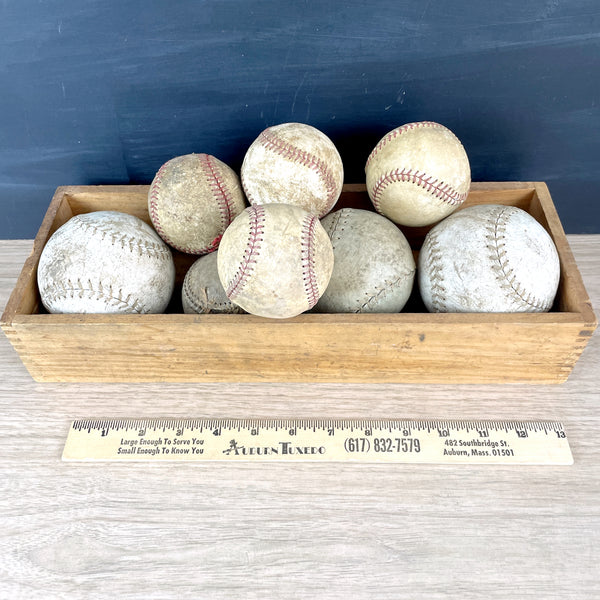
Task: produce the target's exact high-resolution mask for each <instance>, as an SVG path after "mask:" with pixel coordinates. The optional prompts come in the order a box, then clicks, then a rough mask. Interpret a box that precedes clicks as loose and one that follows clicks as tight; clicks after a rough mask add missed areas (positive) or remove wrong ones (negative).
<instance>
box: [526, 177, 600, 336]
mask: <svg viewBox="0 0 600 600" xmlns="http://www.w3.org/2000/svg"><path fill="white" fill-rule="evenodd" d="M535 185H536V193H537V195H538V198H539V201H540V204H541V205H542V207H543V210H544V214H545V217H546V220H547V223H548V227H549V228H550V230H551V233H552V238H553V240H554V243H555V245H556V247H557V250H558V255H559V258H560V262H561V276H562V277H563V282H562V284H563V285H565V286H567V287H568V288H570V290H572V293H573V295H574V297H575V298H576V301H577V307H576V308H577V310H578V312H579V313H580V314H581V317H582V319H583V321H584V322H585V323H586V326H587V328H588V329H591V330H592V331H593V330H595V329H596V327H597V326H598V318H597V316H596V314H595V313H594V310H593V308H592V303H591V300H590V297H589V294H588V292H587V289H586V287H585V284H584V282H583V277H582V276H581V273H580V271H579V267H578V266H577V262H576V261H575V256H574V255H573V251H572V250H571V246H570V244H569V241H568V239H567V235H566V233H565V230H564V228H563V226H562V223H561V220H560V217H559V215H558V212H557V210H556V207H555V206H554V203H553V202H552V197H551V195H550V191H549V189H548V186H547V185H546V183H544V182H541V181H540V182H536V184H535Z"/></svg>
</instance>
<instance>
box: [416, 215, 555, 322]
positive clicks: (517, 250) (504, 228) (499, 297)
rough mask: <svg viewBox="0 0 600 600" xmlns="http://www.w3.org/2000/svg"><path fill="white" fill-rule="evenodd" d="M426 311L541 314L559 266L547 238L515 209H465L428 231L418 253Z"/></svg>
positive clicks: (552, 294)
mask: <svg viewBox="0 0 600 600" xmlns="http://www.w3.org/2000/svg"><path fill="white" fill-rule="evenodd" d="M418 272H419V275H418V280H419V290H420V293H421V297H422V298H423V301H424V303H425V306H426V307H427V309H428V310H429V311H431V312H545V311H548V310H549V309H550V308H551V307H552V303H553V301H554V297H555V295H556V291H557V288H558V282H559V277H560V265H559V259H558V253H557V251H556V247H555V245H554V242H553V241H552V238H551V237H550V235H549V234H548V233H547V232H546V230H545V229H544V228H543V227H542V225H540V223H538V222H537V221H536V220H535V219H534V218H533V217H532V216H531V215H530V214H528V213H526V212H525V211H524V210H521V209H520V208H516V207H514V206H501V205H495V204H494V205H478V206H470V207H468V208H464V209H462V210H460V211H458V212H457V213H455V214H453V215H451V216H450V217H448V218H447V219H445V220H444V221H442V222H441V223H438V224H437V225H436V226H435V227H433V228H432V229H431V230H430V232H429V233H428V234H427V236H426V237H425V241H424V243H423V246H422V248H421V252H420V254H419V269H418Z"/></svg>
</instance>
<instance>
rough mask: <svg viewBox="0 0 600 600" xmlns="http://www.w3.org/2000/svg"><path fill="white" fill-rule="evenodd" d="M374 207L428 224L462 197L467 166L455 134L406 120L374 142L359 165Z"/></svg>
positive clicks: (468, 175)
mask: <svg viewBox="0 0 600 600" xmlns="http://www.w3.org/2000/svg"><path fill="white" fill-rule="evenodd" d="M365 172H366V176H367V191H368V193H369V197H370V198H371V201H372V202H373V206H374V207H375V209H376V210H377V212H379V213H381V214H382V215H384V216H386V217H388V218H389V219H391V220H392V221H394V222H395V223H398V224H400V225H407V226H410V227H419V226H423V225H431V224H433V223H437V222H438V221H441V220H442V219H443V218H445V217H447V216H448V215H449V214H451V213H452V212H454V211H455V210H456V209H457V208H458V207H459V206H460V205H461V204H462V203H463V202H464V201H465V199H466V197H467V194H468V192H469V187H470V185H471V168H470V166H469V159H468V157H467V153H466V152H465V149H464V148H463V146H462V144H461V143H460V141H459V139H458V138H457V137H456V136H455V135H454V134H453V133H452V132H451V131H450V130H449V129H447V128H446V127H444V126H443V125H440V124H439V123H433V122H431V121H421V122H418V123H407V124H406V125H402V127H397V128H396V129H394V130H392V131H390V132H389V133H388V134H387V135H385V136H384V137H383V138H382V139H381V140H380V141H379V143H378V144H377V146H375V148H374V149H373V151H372V152H371V154H370V156H369V158H368V159H367V164H366V167H365Z"/></svg>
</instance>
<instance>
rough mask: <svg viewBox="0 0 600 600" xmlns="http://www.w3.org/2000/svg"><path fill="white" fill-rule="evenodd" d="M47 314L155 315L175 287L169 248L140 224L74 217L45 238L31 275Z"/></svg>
mask: <svg viewBox="0 0 600 600" xmlns="http://www.w3.org/2000/svg"><path fill="white" fill-rule="evenodd" d="M37 280H38V287H39V290H40V296H41V298H42V302H43V304H44V306H45V307H46V309H47V310H48V311H49V312H51V313H161V312H164V311H165V309H166V308H167V305H168V304H169V301H170V299H171V295H172V293H173V288H174V285H175V265H174V263H173V257H172V255H171V250H170V249H169V247H168V246H167V245H166V244H165V243H164V242H163V241H162V240H161V239H160V237H158V235H157V234H156V232H155V231H154V230H153V229H152V227H150V225H148V224H147V223H145V222H144V221H142V220H141V219H139V218H137V217H135V216H133V215H129V214H125V213H121V212H115V211H97V212H91V213H86V214H81V215H77V216H75V217H72V218H71V219H70V220H69V221H67V222H66V223H65V224H64V225H63V226H62V227H60V228H59V229H57V230H56V232H55V233H54V234H53V235H52V236H51V237H50V239H49V240H48V242H47V243H46V245H45V246H44V249H43V251H42V254H41V257H40V262H39V266H38V272H37Z"/></svg>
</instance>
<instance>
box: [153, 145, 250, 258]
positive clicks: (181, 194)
mask: <svg viewBox="0 0 600 600" xmlns="http://www.w3.org/2000/svg"><path fill="white" fill-rule="evenodd" d="M245 206H246V202H245V198H244V193H243V191H242V187H241V185H240V181H239V178H238V176H237V174H236V173H235V171H233V169H231V168H230V167H229V166H228V165H226V164H225V163H224V162H222V161H220V160H219V159H217V158H215V157H214V156H211V155H210V154H186V155H183V156H176V157H175V158H172V159H171V160H169V161H168V162H166V163H165V164H164V165H162V167H161V168H160V169H159V170H158V172H157V173H156V176H155V177H154V180H153V181H152V185H151V186H150V191H149V192H148V212H149V213H150V219H151V221H152V224H153V225H154V228H155V229H156V231H157V232H158V234H159V235H160V237H161V238H162V239H163V240H164V241H165V242H167V244H169V246H171V247H172V248H175V249H176V250H179V251H180V252H185V253H187V254H208V253H209V252H212V251H214V250H216V249H217V248H218V246H219V241H220V240H221V236H222V235H223V233H224V232H225V229H227V227H228V226H229V224H230V223H231V222H232V221H233V219H234V218H235V217H236V216H237V215H239V214H240V213H241V212H242V210H244V208H245Z"/></svg>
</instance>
